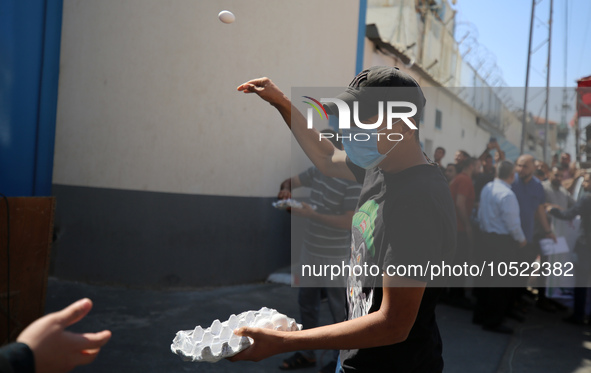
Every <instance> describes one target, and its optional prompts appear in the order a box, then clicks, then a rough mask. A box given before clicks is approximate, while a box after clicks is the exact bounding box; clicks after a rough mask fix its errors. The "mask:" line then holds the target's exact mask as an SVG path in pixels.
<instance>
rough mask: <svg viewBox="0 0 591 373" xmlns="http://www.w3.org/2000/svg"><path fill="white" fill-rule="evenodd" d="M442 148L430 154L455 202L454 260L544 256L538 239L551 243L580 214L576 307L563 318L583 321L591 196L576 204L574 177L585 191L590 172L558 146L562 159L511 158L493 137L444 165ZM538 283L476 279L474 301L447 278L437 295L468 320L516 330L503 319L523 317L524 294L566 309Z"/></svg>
mask: <svg viewBox="0 0 591 373" xmlns="http://www.w3.org/2000/svg"><path fill="white" fill-rule="evenodd" d="M445 154H446V150H445V149H444V148H442V147H438V148H437V149H436V150H435V153H434V160H435V162H437V163H438V164H439V166H440V168H441V170H442V172H444V174H445V176H446V178H447V180H448V182H449V187H450V191H451V194H452V197H453V200H454V204H455V208H456V216H457V251H456V258H457V261H458V262H459V261H460V260H461V261H463V260H468V261H472V262H474V263H475V262H478V263H481V262H483V261H484V260H487V259H488V260H489V263H490V261H494V260H495V259H496V260H500V261H504V262H510V261H514V262H517V263H532V262H534V261H536V260H538V261H539V262H540V263H545V262H548V260H549V258H548V257H547V256H546V255H543V252H542V250H541V247H540V240H542V239H551V240H553V241H554V242H556V241H557V237H563V236H565V235H566V234H567V230H568V226H569V225H570V220H572V219H573V218H575V217H576V216H577V215H578V216H581V220H582V227H583V229H582V234H581V235H580V237H579V238H578V239H577V241H576V245H575V247H574V248H570V250H571V252H575V253H576V258H577V260H576V261H575V276H576V279H577V280H576V281H577V282H576V286H577V288H576V289H575V310H574V313H573V314H572V315H571V316H569V317H567V318H566V319H565V321H567V322H569V323H574V324H581V325H582V324H585V323H586V314H585V297H586V294H587V289H586V286H587V284H586V282H587V276H586V275H585V274H586V273H587V272H588V270H589V263H590V262H591V260H589V259H588V258H589V254H588V253H587V252H588V246H587V242H591V241H590V240H589V239H588V238H587V237H586V235H587V234H589V233H590V232H591V227H587V226H586V225H587V223H588V222H589V220H590V219H589V217H590V215H589V214H591V199H589V198H588V197H587V194H584V195H583V196H582V197H581V198H580V201H579V203H577V202H576V201H575V198H574V197H573V192H574V188H575V185H576V183H575V181H576V180H577V179H579V178H584V182H583V184H582V187H583V189H584V191H588V190H589V183H588V182H587V180H588V178H589V176H588V174H585V172H584V170H581V169H579V168H578V167H577V163H576V162H572V160H571V157H570V154H568V153H562V155H561V156H560V158H559V157H558V155H555V156H554V157H553V158H552V163H551V164H550V165H548V164H546V163H544V162H543V161H541V160H537V159H535V158H534V157H533V156H531V155H527V154H524V155H521V156H520V157H519V158H518V159H517V161H516V162H515V164H513V163H512V162H510V161H508V160H506V159H505V153H504V152H503V151H502V150H501V148H500V146H499V144H498V142H497V141H496V140H495V139H494V138H491V139H490V141H489V143H488V144H486V147H485V149H484V151H483V152H482V153H481V154H480V155H479V156H478V157H472V156H471V155H470V154H469V153H468V152H466V151H464V150H458V151H456V153H455V156H454V162H453V163H448V164H447V165H446V166H445V167H444V166H443V162H442V160H443V158H444V157H445ZM456 282H457V281H456ZM543 282H544V279H542V280H541V282H540V283H538V284H537V286H536V287H537V288H536V289H535V290H534V291H528V290H526V285H528V284H527V283H526V282H525V281H524V283H523V287H518V286H516V284H515V283H505V285H507V286H495V287H491V286H484V285H483V286H478V284H476V286H475V287H474V288H473V291H472V295H473V297H474V298H476V301H475V302H473V300H472V297H470V295H469V294H468V293H467V290H466V289H465V288H463V287H462V286H461V285H462V284H457V283H455V284H454V283H452V284H450V285H452V287H450V288H449V289H448V291H447V293H446V294H445V295H444V297H443V298H442V301H444V302H446V303H448V304H451V305H453V306H457V307H462V308H467V309H473V310H474V314H473V319H472V322H473V323H475V324H479V325H482V328H483V329H484V330H488V331H493V332H499V333H507V334H510V333H512V332H513V330H512V329H511V328H509V327H508V326H506V325H505V323H504V320H505V319H506V318H513V319H516V320H518V321H524V320H525V317H526V312H527V308H528V307H527V302H525V301H524V296H528V297H530V298H532V299H535V302H536V303H535V304H536V306H537V307H539V308H541V309H543V310H545V311H548V312H556V311H558V310H561V309H562V310H565V309H566V307H564V306H563V305H562V304H561V303H558V302H556V301H554V300H552V299H549V298H547V297H546V288H545V284H544V283H543ZM502 284H503V283H500V285H502ZM496 285H499V284H496ZM529 285H530V286H531V285H532V284H531V283H530V284H529Z"/></svg>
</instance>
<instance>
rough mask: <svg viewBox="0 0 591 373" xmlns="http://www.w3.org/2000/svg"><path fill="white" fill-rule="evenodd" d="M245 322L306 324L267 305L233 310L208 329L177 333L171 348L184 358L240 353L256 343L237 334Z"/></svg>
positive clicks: (289, 327)
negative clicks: (248, 309)
mask: <svg viewBox="0 0 591 373" xmlns="http://www.w3.org/2000/svg"><path fill="white" fill-rule="evenodd" d="M243 326H252V327H257V328H265V329H274V330H279V331H296V330H302V325H301V324H297V323H296V322H295V320H294V319H292V318H289V317H287V316H285V315H284V314H282V313H279V312H277V311H276V310H274V309H270V308H267V307H263V308H261V309H260V310H258V311H246V312H242V313H241V314H239V315H238V316H236V315H234V314H232V315H230V318H228V320H226V321H224V322H220V320H214V322H213V323H212V324H211V326H210V327H209V328H207V329H203V328H202V327H201V326H199V325H198V326H196V327H195V329H194V330H180V331H178V332H177V333H176V336H175V337H174V340H173V341H172V344H171V345H170V350H171V351H172V352H173V353H175V354H177V355H179V356H180V357H181V359H183V360H184V361H192V362H208V363H215V362H218V361H220V360H221V359H225V358H228V357H230V356H234V355H236V354H237V353H239V352H240V351H243V350H245V349H246V348H248V347H249V346H250V345H251V344H252V342H253V341H252V339H251V338H248V337H240V336H237V335H236V334H234V330H236V329H238V328H241V327H243Z"/></svg>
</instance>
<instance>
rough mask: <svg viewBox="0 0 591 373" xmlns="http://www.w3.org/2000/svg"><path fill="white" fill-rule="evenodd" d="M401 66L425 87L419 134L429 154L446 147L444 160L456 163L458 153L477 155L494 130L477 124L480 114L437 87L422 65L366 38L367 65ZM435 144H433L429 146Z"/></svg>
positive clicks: (365, 62)
mask: <svg viewBox="0 0 591 373" xmlns="http://www.w3.org/2000/svg"><path fill="white" fill-rule="evenodd" d="M375 65H386V66H398V67H399V68H400V70H402V71H405V72H406V73H408V74H410V75H411V76H413V77H414V78H415V79H416V80H417V82H418V83H419V84H420V86H421V87H422V89H423V93H424V94H425V98H426V99H427V104H426V105H425V111H424V114H423V122H422V123H421V124H420V125H419V136H420V139H421V142H422V143H423V144H424V145H427V146H425V149H424V150H425V152H426V153H427V155H428V156H429V157H432V156H433V152H434V151H435V148H437V147H438V146H442V147H443V148H445V149H446V155H445V157H444V158H443V161H442V162H443V164H447V163H453V162H454V154H455V152H456V151H458V150H465V151H467V152H468V153H469V154H471V155H473V156H476V157H478V156H480V154H482V152H483V151H484V149H485V147H486V144H487V143H488V141H489V139H490V133H488V132H487V131H485V130H484V129H482V128H481V127H479V126H477V125H476V115H475V114H474V113H473V111H472V110H470V109H468V107H466V106H465V105H463V104H462V103H461V102H460V100H459V99H458V98H457V97H455V96H454V95H453V94H451V93H449V92H447V91H446V89H445V88H441V87H434V86H433V82H432V80H430V79H429V78H427V77H426V76H425V75H424V74H423V73H422V72H421V71H420V70H419V69H418V68H416V67H412V66H410V67H409V66H405V65H404V64H403V63H402V62H401V61H400V60H398V59H397V58H395V57H392V56H386V55H384V54H382V53H379V52H378V51H375V50H374V46H373V43H372V42H371V41H370V40H367V39H366V47H365V60H364V66H365V67H369V66H375ZM436 110H439V111H441V113H442V126H441V129H438V128H436V127H435V113H436ZM429 144H431V145H430V146H428V145H429Z"/></svg>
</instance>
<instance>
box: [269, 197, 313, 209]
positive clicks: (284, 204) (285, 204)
mask: <svg viewBox="0 0 591 373" xmlns="http://www.w3.org/2000/svg"><path fill="white" fill-rule="evenodd" d="M272 205H273V207H275V208H276V209H279V210H286V209H288V208H294V209H301V208H302V207H304V206H303V205H302V203H301V202H298V201H296V200H295V199H291V198H288V199H281V200H279V201H275V202H273V203H272ZM310 207H311V208H312V210H316V206H315V205H310Z"/></svg>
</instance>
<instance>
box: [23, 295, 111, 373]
mask: <svg viewBox="0 0 591 373" xmlns="http://www.w3.org/2000/svg"><path fill="white" fill-rule="evenodd" d="M91 308H92V302H91V301H90V299H87V298H85V299H81V300H79V301H77V302H75V303H72V304H71V305H69V306H68V307H66V308H64V309H63V310H61V311H58V312H54V313H50V314H48V315H45V316H43V317H42V318H40V319H37V320H36V321H35V322H33V323H32V324H31V325H29V326H28V327H27V328H26V329H25V330H23V332H22V333H21V334H20V335H19V336H18V338H17V342H21V343H24V344H26V345H28V346H29V348H30V349H31V350H32V351H33V356H34V357H35V372H36V373H61V372H69V371H70V370H72V369H74V368H75V367H76V366H78V365H85V364H90V363H91V362H92V361H93V360H94V359H95V358H96V357H97V355H98V353H99V351H100V349H101V347H102V346H104V345H105V344H106V343H107V342H108V341H109V339H110V338H111V332H110V331H108V330H103V331H102V332H98V333H84V334H77V333H72V332H69V331H66V330H65V328H67V327H68V326H70V325H72V324H75V323H77V322H78V321H80V320H81V319H82V318H84V316H86V315H87V314H88V312H89V311H90V309H91Z"/></svg>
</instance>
